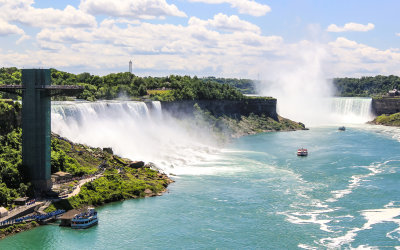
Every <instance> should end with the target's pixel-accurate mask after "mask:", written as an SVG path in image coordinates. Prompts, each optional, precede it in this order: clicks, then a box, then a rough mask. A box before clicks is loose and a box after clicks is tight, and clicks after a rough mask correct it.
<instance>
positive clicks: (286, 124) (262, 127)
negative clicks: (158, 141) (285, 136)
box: [194, 104, 305, 141]
mask: <svg viewBox="0 0 400 250" xmlns="http://www.w3.org/2000/svg"><path fill="white" fill-rule="evenodd" d="M194 108H195V112H194V116H195V119H194V121H195V122H196V123H197V125H198V126H199V127H202V128H209V130H210V131H212V132H213V133H214V134H215V135H216V136H217V138H219V139H220V140H223V141H224V140H226V139H228V138H232V137H240V136H243V135H250V134H256V133H261V132H271V131H294V130H303V129H305V126H304V124H302V123H297V122H294V121H291V120H289V119H286V118H283V117H280V116H278V119H277V120H274V119H273V118H271V117H267V116H265V115H256V114H253V113H251V114H250V115H248V116H244V115H242V116H240V117H231V116H227V115H223V116H220V117H216V116H214V115H212V114H211V112H209V111H208V110H203V109H201V108H200V106H199V105H197V104H195V105H194Z"/></svg>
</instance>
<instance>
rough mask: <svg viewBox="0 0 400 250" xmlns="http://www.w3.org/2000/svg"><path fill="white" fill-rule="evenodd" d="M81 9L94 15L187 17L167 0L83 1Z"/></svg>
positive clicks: (145, 17) (140, 17) (144, 17)
mask: <svg viewBox="0 0 400 250" xmlns="http://www.w3.org/2000/svg"><path fill="white" fill-rule="evenodd" d="M79 8H80V9H82V10H84V11H85V12H87V13H90V14H93V15H101V14H104V15H109V16H113V17H130V18H137V19H154V18H163V17H165V16H177V17H186V14H185V13H184V12H182V11H180V10H179V9H178V8H177V7H176V6H175V5H173V4H167V2H166V1H165V0H135V1H132V0H82V1H81V4H80V5H79Z"/></svg>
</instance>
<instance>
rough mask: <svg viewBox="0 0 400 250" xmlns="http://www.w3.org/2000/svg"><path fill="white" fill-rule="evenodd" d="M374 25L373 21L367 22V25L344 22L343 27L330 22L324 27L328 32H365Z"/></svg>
mask: <svg viewBox="0 0 400 250" xmlns="http://www.w3.org/2000/svg"><path fill="white" fill-rule="evenodd" d="M374 28H375V25H374V24H373V23H368V24H367V25H364V24H359V23H346V24H345V25H344V26H343V27H338V26H337V25H336V24H331V25H329V26H328V28H327V29H326V30H327V31H328V32H346V31H359V32H366V31H370V30H373V29H374Z"/></svg>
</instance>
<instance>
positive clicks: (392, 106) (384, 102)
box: [372, 97, 400, 115]
mask: <svg viewBox="0 0 400 250" xmlns="http://www.w3.org/2000/svg"><path fill="white" fill-rule="evenodd" d="M372 111H373V112H374V113H375V114H376V115H382V114H394V113H398V112H400V97H397V98H396V97H383V98H373V99H372Z"/></svg>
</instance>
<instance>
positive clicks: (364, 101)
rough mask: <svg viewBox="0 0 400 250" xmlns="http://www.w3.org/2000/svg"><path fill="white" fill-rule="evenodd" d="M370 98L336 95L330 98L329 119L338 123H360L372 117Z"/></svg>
mask: <svg viewBox="0 0 400 250" xmlns="http://www.w3.org/2000/svg"><path fill="white" fill-rule="evenodd" d="M371 103H372V99H371V98H357V97H336V98H333V99H332V105H331V117H330V118H331V120H332V121H334V122H335V121H336V122H338V123H350V124H360V123H366V122H368V121H371V120H373V119H374V115H373V113H372V109H371Z"/></svg>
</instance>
